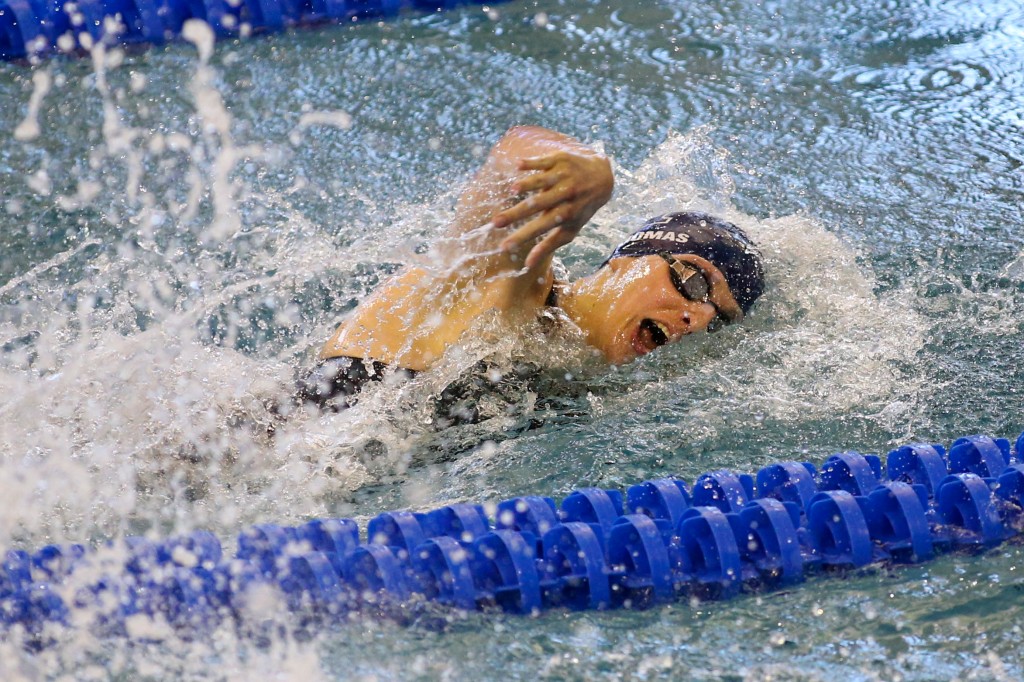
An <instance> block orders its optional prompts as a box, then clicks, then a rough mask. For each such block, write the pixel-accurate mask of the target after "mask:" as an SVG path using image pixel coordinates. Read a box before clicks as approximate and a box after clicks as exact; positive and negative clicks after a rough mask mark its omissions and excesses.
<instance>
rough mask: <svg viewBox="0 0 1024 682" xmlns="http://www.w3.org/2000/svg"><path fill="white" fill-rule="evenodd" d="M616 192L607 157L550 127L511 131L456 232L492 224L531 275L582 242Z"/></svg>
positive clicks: (476, 185) (477, 183) (472, 191)
mask: <svg viewBox="0 0 1024 682" xmlns="http://www.w3.org/2000/svg"><path fill="white" fill-rule="evenodd" d="M613 185H614V179H613V177H612V171H611V164H610V163H609V162H608V158H607V157H606V156H605V155H604V154H602V153H600V152H598V151H596V150H594V149H592V148H590V147H588V146H586V145H584V144H583V143H582V142H580V141H579V140H576V139H575V138H572V137H569V136H568V135H563V134H562V133H557V132H555V131H553V130H548V129H546V128H540V127H533V126H522V127H517V128H512V129H511V130H509V131H508V132H507V133H505V135H504V136H503V137H502V138H501V139H500V140H499V141H498V142H497V144H495V145H494V147H493V149H491V152H490V154H489V155H488V157H487V161H486V162H485V163H484V165H483V167H482V168H481V169H480V171H479V172H478V173H477V175H476V176H475V177H474V178H473V180H472V181H471V182H470V184H469V186H468V187H467V188H466V190H465V191H464V192H463V193H462V196H460V197H459V202H458V209H457V213H456V218H455V221H454V222H453V224H452V226H451V231H452V232H453V233H454V234H464V233H465V232H468V231H469V230H472V229H474V228H477V227H480V226H481V225H484V224H486V223H491V224H492V225H493V226H494V227H495V228H496V229H499V230H507V235H504V238H503V239H502V242H501V247H502V249H504V250H505V251H507V252H509V253H511V254H516V255H523V254H525V262H524V263H523V264H524V265H525V266H526V268H527V269H530V270H532V269H534V268H535V267H536V266H538V265H541V264H544V263H545V262H546V261H547V260H549V259H550V257H551V255H552V254H553V253H554V252H555V250H557V249H558V248H559V247H561V246H564V245H566V244H568V243H569V242H571V241H572V240H573V239H574V238H575V237H576V235H577V234H578V233H579V231H580V229H581V228H582V227H583V226H584V225H585V224H586V223H587V221H589V220H590V218H591V217H592V216H593V215H594V213H596V212H597V210H598V209H599V208H601V206H603V205H604V204H605V203H606V202H607V201H608V199H609V198H610V197H611V194H612V187H613Z"/></svg>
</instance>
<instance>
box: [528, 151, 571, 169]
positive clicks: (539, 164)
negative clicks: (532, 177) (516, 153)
mask: <svg viewBox="0 0 1024 682" xmlns="http://www.w3.org/2000/svg"><path fill="white" fill-rule="evenodd" d="M561 160H562V154H548V155H547V156H531V157H529V158H527V159H520V161H519V170H551V169H552V168H554V167H555V164H556V163H558V162H559V161H561Z"/></svg>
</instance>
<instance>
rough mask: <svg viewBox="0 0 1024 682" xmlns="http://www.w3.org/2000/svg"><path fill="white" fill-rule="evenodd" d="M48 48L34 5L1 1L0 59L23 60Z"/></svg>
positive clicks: (20, 0) (25, 1)
mask: <svg viewBox="0 0 1024 682" xmlns="http://www.w3.org/2000/svg"><path fill="white" fill-rule="evenodd" d="M40 38H42V40H40ZM46 47H48V41H47V40H46V35H45V33H44V32H43V28H42V21H41V17H39V15H38V14H37V10H36V8H35V7H34V6H33V5H32V3H30V2H29V1H28V0H0V58H2V59H21V58H22V57H27V56H29V55H30V53H37V52H40V51H41V48H46Z"/></svg>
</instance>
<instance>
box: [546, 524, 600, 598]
mask: <svg viewBox="0 0 1024 682" xmlns="http://www.w3.org/2000/svg"><path fill="white" fill-rule="evenodd" d="M563 508H564V504H563ZM541 542H542V545H543V549H544V566H545V571H546V572H547V573H548V575H550V576H551V577H552V578H554V579H555V580H556V581H557V589H554V590H550V591H548V592H547V598H548V599H549V603H551V604H553V605H558V606H567V607H569V608H572V609H577V610H579V609H588V608H589V609H606V608H609V607H610V606H611V604H612V598H611V586H610V584H609V581H608V574H607V571H606V570H605V561H604V547H602V545H601V541H600V540H599V539H598V536H597V534H596V533H595V532H594V525H592V524H589V523H582V522H577V521H570V522H568V523H564V524H562V525H560V526H557V527H556V528H553V529H551V530H550V531H548V532H547V533H546V534H545V535H544V537H543V538H542V540H541Z"/></svg>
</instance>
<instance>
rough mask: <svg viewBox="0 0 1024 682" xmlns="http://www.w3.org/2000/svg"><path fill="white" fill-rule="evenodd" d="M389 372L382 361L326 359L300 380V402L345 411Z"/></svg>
mask: <svg viewBox="0 0 1024 682" xmlns="http://www.w3.org/2000/svg"><path fill="white" fill-rule="evenodd" d="M367 364H369V367H367ZM387 370H388V366H387V364H386V363H383V362H380V361H379V360H366V359H364V358H355V357H350V356H347V355H343V356H340V357H334V358H327V359H326V360H322V361H321V362H320V363H319V364H318V365H317V366H316V367H314V368H313V370H312V371H311V372H310V373H309V374H307V375H306V376H305V377H303V378H301V379H299V381H298V393H297V398H298V400H299V401H300V402H310V403H316V404H317V405H319V406H320V407H333V408H335V409H344V408H346V407H349V406H351V404H352V403H354V402H355V400H354V396H356V395H357V394H358V393H359V392H360V391H362V390H363V387H364V386H366V384H368V383H370V382H371V381H383V380H384V376H385V374H386V373H387ZM399 371H401V372H404V373H405V374H406V375H407V376H410V377H411V376H413V375H414V374H415V372H413V371H412V370H408V369H406V370H399Z"/></svg>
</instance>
